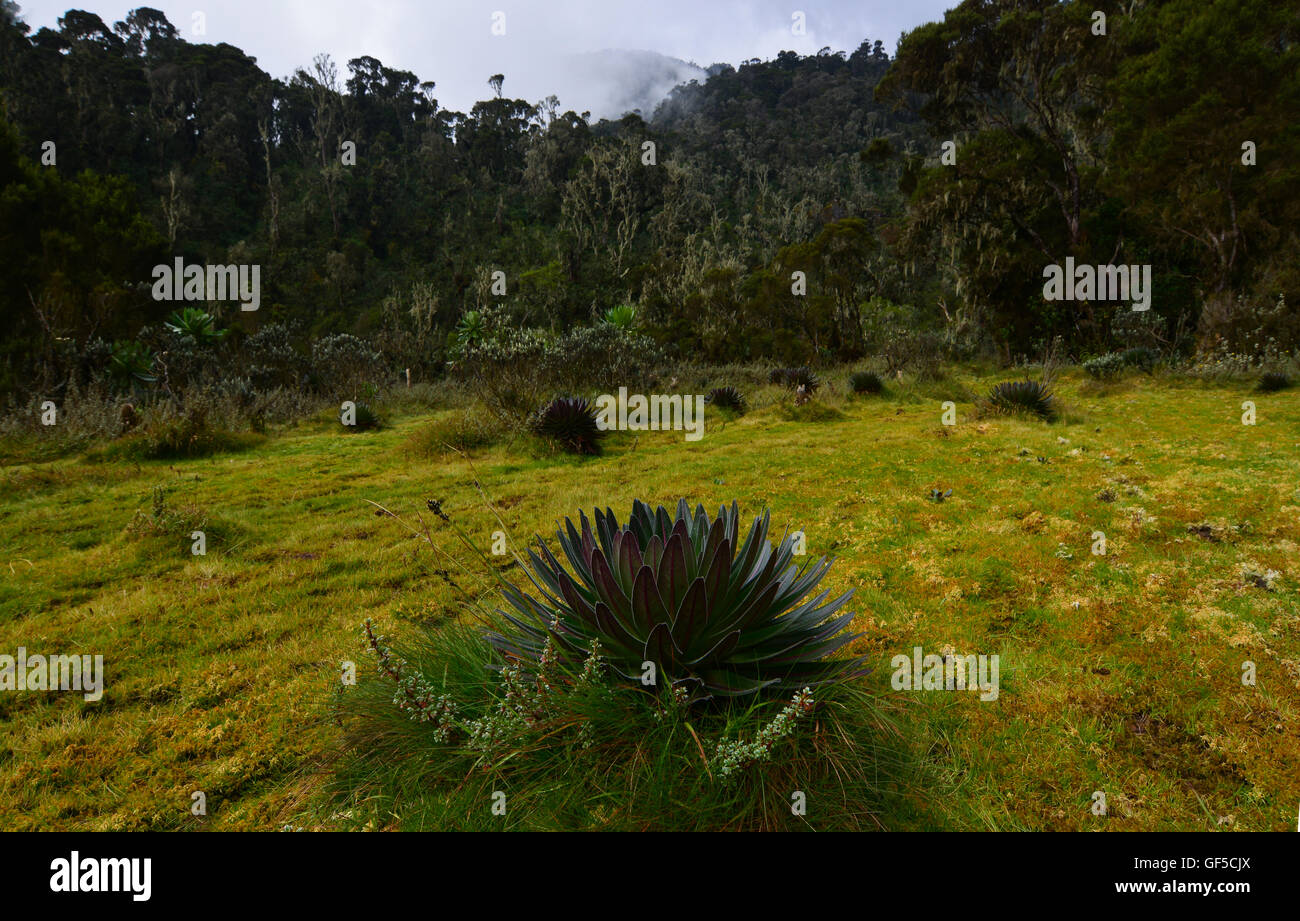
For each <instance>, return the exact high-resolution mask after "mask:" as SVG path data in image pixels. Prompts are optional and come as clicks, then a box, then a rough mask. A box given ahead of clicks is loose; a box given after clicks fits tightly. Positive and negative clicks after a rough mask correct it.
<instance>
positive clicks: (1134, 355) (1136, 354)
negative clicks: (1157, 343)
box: [1120, 347, 1160, 372]
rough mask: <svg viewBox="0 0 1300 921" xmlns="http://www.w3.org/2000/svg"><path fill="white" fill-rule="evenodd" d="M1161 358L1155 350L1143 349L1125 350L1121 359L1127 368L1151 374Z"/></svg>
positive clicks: (1121, 353) (1121, 354)
mask: <svg viewBox="0 0 1300 921" xmlns="http://www.w3.org/2000/svg"><path fill="white" fill-rule="evenodd" d="M1159 358H1160V356H1159V354H1158V353H1157V352H1156V351H1155V349H1148V348H1143V347H1138V348H1132V349H1125V350H1124V351H1123V352H1120V359H1121V360H1122V361H1123V362H1124V367H1126V368H1137V369H1138V370H1139V371H1147V372H1150V371H1151V370H1152V369H1153V368H1155V366H1156V362H1157V361H1158V360H1159Z"/></svg>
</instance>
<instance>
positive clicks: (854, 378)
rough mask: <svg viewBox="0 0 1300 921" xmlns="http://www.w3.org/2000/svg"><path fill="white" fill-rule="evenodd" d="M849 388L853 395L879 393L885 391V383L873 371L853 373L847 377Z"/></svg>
mask: <svg viewBox="0 0 1300 921" xmlns="http://www.w3.org/2000/svg"><path fill="white" fill-rule="evenodd" d="M849 386H850V387H851V388H853V392H854V393H880V392H881V391H883V390H884V389H885V382H884V381H882V380H881V379H880V375H879V374H877V373H876V372H874V371H855V372H853V373H852V374H850V375H849Z"/></svg>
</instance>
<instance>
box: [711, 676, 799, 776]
mask: <svg viewBox="0 0 1300 921" xmlns="http://www.w3.org/2000/svg"><path fill="white" fill-rule="evenodd" d="M813 704H814V701H813V696H812V689H811V688H804V689H803V690H802V691H800V692H799V693H798V694H796V695H794V697H793V698H791V700H790V703H788V704H786V705H785V707H784V709H782V710H781V712H780V713H778V714H777V715H776V717H775V718H774V719H773V720H772V722H770V723H768V724H767V725H766V726H764V727H763V728H762V729H760V730H759V731H758V735H757V736H756V737H755V738H754V741H753V742H741V741H740V740H736V741H734V742H733V741H730V740H728V739H723V740H721V741H720V742H718V751H717V754H716V755H715V756H714V763H715V764H716V765H717V772H718V776H719V777H720V778H722V779H723V780H729V779H730V778H731V777H733V776H734V775H735V774H736V773H737V772H738V771H740V770H741V769H743V768H746V767H748V766H749V765H751V764H756V763H760V762H763V761H767V760H768V759H769V758H770V757H771V756H772V749H773V748H775V747H776V743H777V742H779V741H781V740H782V739H784V738H785V737H786V736H788V735H790V733H792V732H794V729H795V724H796V723H797V722H798V720H799V718H800V717H802V716H805V715H807V714H808V713H811V712H812V708H813Z"/></svg>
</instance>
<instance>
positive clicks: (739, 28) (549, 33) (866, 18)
mask: <svg viewBox="0 0 1300 921" xmlns="http://www.w3.org/2000/svg"><path fill="white" fill-rule="evenodd" d="M956 2H957V0H907V2H899V0H889V2H883V0H747V2H740V0H423V2H420V0H368V2H367V0H189V2H181V3H177V2H172V0H148V2H125V3H124V2H116V0H114V2H101V0H87V2H85V3H82V4H75V3H73V2H70V0H19V5H20V6H21V7H22V16H23V18H24V19H25V20H26V21H27V23H28V24H29V25H30V26H31V27H32V31H33V32H34V31H36V30H37V29H39V28H40V27H41V26H49V27H50V28H57V23H58V18H59V17H60V16H61V15H63V13H64V12H65V11H66V10H68V9H69V8H80V9H87V10H89V11H90V12H93V13H96V14H98V15H99V16H100V17H101V18H102V19H103V20H104V21H105V22H106V23H107V24H108V25H109V26H112V24H113V23H114V22H117V21H119V20H121V19H123V18H125V15H126V13H127V11H128V10H131V9H134V8H136V7H139V6H151V7H154V8H155V9H159V10H162V11H163V12H164V13H166V15H167V18H168V19H170V20H171V22H172V23H173V24H174V25H175V26H176V27H177V28H178V29H179V30H180V31H181V33H182V34H183V35H184V36H185V38H186V40H187V41H199V42H212V43H218V42H228V43H230V44H232V45H235V46H237V47H238V48H240V49H242V50H243V51H244V52H246V53H247V54H250V55H252V56H253V57H255V58H257V60H258V63H259V64H260V65H261V67H262V69H263V70H265V71H267V72H269V73H270V74H271V75H272V76H275V77H287V76H289V75H290V74H292V72H293V71H294V69H295V68H297V67H300V66H305V65H307V64H308V63H310V61H311V59H312V57H313V56H314V55H316V54H317V53H320V52H327V53H328V54H329V55H330V56H331V57H333V58H334V60H335V61H336V62H337V63H338V66H339V72H340V75H341V79H346V77H347V66H346V65H347V62H348V60H349V59H351V58H355V57H360V56H361V55H366V54H368V55H371V56H372V57H376V58H378V59H379V60H381V61H382V62H383V63H384V64H386V65H387V66H389V67H396V68H399V69H402V70H409V71H413V72H414V73H415V74H416V75H417V76H418V77H419V78H420V79H421V80H432V81H434V82H435V83H437V89H436V90H435V92H434V95H435V96H436V97H437V98H438V101H439V103H440V104H441V105H443V106H444V107H446V108H451V109H459V110H460V111H466V112H467V111H469V108H470V107H471V106H472V105H473V103H474V102H475V101H476V100H479V99H484V98H488V97H490V96H491V90H490V89H489V88H488V86H487V78H488V77H489V76H490V75H492V74H495V73H503V74H505V77H506V81H505V86H504V94H505V95H508V96H511V97H517V98H523V99H526V100H528V101H530V102H536V101H537V100H540V99H541V98H543V97H544V96H546V95H549V94H550V93H557V94H559V95H560V97H561V98H560V102H561V103H562V105H563V106H564V108H566V109H568V108H572V109H574V110H576V111H582V110H583V109H589V110H591V111H593V112H595V113H596V114H605V113H602V112H601V111H600V109H601V107H602V104H603V103H602V98H603V97H602V93H601V89H602V88H601V87H600V86H599V85H592V84H593V83H598V82H599V81H591V80H586V81H583V80H575V79H574V78H573V77H574V74H575V72H576V71H577V70H578V69H577V68H574V67H573V66H572V65H571V63H569V62H568V61H566V59H567V58H568V56H570V55H575V54H582V53H584V52H592V51H603V50H609V49H632V50H647V51H657V52H659V53H661V54H665V55H669V56H672V57H676V58H682V59H684V60H687V61H693V62H694V63H696V64H699V65H701V66H705V67H706V66H708V65H709V64H712V63H716V62H722V61H725V62H727V63H730V64H738V63H740V62H741V61H744V60H747V59H749V58H755V57H757V58H764V59H766V58H771V57H773V56H774V55H775V54H776V53H777V52H778V51H783V50H792V51H797V52H799V53H801V54H807V53H812V52H816V51H817V50H819V49H820V48H823V47H825V46H828V45H829V46H830V47H831V48H832V49H833V50H835V51H839V50H845V51H852V50H853V49H855V48H856V47H857V46H858V45H859V44H860V43H861V42H862V40H863V39H864V38H871V39H872V40H875V39H880V40H881V41H883V42H884V43H885V46H886V47H887V48H888V49H889V51H890V53H891V54H892V53H893V51H894V48H895V46H896V45H897V42H898V37H899V35H900V34H901V33H902V32H904V31H905V30H908V29H912V28H914V27H916V26H918V25H920V24H921V23H923V22H928V21H931V20H936V19H941V18H942V16H943V11H944V9H946V8H947V7H949V6H953V5H955V4H956ZM196 11H202V12H203V13H204V14H205V17H206V27H207V33H206V35H205V36H202V37H198V36H195V35H193V34H190V30H191V26H192V23H193V17H194V13H195V12H196ZM496 11H500V12H503V13H504V14H505V35H493V34H492V24H493V18H492V17H493V14H494V12H496ZM796 11H802V12H803V13H804V14H805V22H806V31H805V34H803V35H797V34H794V32H793V29H792V24H793V22H794V20H793V16H794V14H795V12H796Z"/></svg>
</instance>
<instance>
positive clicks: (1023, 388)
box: [988, 378, 1056, 422]
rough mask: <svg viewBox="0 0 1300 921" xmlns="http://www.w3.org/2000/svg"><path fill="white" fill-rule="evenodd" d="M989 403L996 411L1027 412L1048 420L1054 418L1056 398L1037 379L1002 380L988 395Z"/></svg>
mask: <svg viewBox="0 0 1300 921" xmlns="http://www.w3.org/2000/svg"><path fill="white" fill-rule="evenodd" d="M988 402H989V405H990V406H992V407H993V408H994V409H995V410H997V411H998V412H1004V413H1015V412H1027V413H1032V414H1034V415H1035V416H1040V417H1042V418H1043V419H1046V420H1048V421H1049V422H1050V421H1051V420H1052V419H1055V418H1056V399H1055V398H1054V397H1053V396H1052V392H1051V391H1050V390H1049V389H1048V388H1047V387H1044V386H1043V385H1042V384H1040V383H1039V382H1038V381H1031V380H1029V379H1028V378H1026V379H1025V380H1023V381H1003V382H1002V383H1001V384H998V385H997V386H996V387H994V388H993V389H992V390H991V391H989V396H988Z"/></svg>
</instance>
